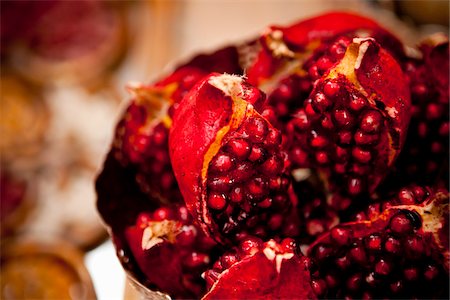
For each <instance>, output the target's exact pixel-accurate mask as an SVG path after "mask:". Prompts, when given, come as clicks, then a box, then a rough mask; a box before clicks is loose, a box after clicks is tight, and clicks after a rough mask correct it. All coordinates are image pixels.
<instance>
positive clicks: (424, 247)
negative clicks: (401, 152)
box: [308, 191, 449, 299]
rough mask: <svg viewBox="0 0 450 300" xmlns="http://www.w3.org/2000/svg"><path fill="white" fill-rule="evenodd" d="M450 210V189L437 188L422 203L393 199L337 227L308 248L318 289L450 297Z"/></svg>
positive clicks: (341, 294)
mask: <svg viewBox="0 0 450 300" xmlns="http://www.w3.org/2000/svg"><path fill="white" fill-rule="evenodd" d="M403 192H404V191H403ZM398 199H399V200H397V201H399V202H402V201H404V199H405V198H404V197H399V198H398ZM418 202H420V201H418ZM391 204H392V202H391ZM448 215H449V194H448V192H437V193H435V194H432V195H430V196H429V197H427V198H426V199H424V200H423V201H422V202H421V203H419V204H416V203H409V204H401V205H392V206H389V207H387V208H386V209H384V210H383V211H382V212H379V213H378V214H374V215H372V217H371V218H370V219H368V220H360V221H356V222H349V223H341V224H339V225H338V226H336V227H334V228H333V229H331V230H330V231H329V232H327V233H326V234H324V235H322V236H320V237H319V238H318V239H317V240H316V241H315V242H314V243H313V244H312V245H311V247H310V248H309V249H308V256H309V257H310V258H311V259H312V260H313V261H314V264H313V265H314V266H313V269H312V275H311V277H312V280H313V281H315V282H317V284H313V286H315V285H317V286H318V288H317V289H314V290H315V292H316V295H317V296H318V297H324V298H346V297H347V298H360V299H361V298H364V299H370V298H409V299H410V298H430V297H431V298H441V297H443V298H445V297H448V283H449V273H448V267H449V265H448V263H449V246H448V236H449V232H448V225H449V223H448ZM431 286H433V288H432V289H431V290H430V287H431Z"/></svg>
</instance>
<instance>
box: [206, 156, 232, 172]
mask: <svg viewBox="0 0 450 300" xmlns="http://www.w3.org/2000/svg"><path fill="white" fill-rule="evenodd" d="M211 167H212V169H213V170H215V171H218V172H226V171H228V170H230V169H231V168H232V167H233V162H232V160H231V157H230V156H229V155H228V154H218V155H216V156H215V157H214V158H213V160H212V161H211Z"/></svg>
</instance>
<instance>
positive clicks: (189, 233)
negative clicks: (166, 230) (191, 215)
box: [177, 225, 197, 247]
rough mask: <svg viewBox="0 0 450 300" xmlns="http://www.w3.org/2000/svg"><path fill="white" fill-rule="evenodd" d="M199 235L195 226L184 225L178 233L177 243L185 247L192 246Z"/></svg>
mask: <svg viewBox="0 0 450 300" xmlns="http://www.w3.org/2000/svg"><path fill="white" fill-rule="evenodd" d="M196 237H197V229H196V228H195V227H194V226H192V225H191V226H183V228H182V231H181V232H180V233H179V234H178V235H177V243H178V244H180V245H181V246H184V247H190V246H191V245H192V244H193V243H194V242H195V239H196Z"/></svg>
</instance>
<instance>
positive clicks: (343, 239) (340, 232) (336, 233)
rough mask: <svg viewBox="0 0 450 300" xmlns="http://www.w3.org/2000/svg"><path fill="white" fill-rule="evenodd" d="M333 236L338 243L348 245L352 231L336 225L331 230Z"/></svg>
mask: <svg viewBox="0 0 450 300" xmlns="http://www.w3.org/2000/svg"><path fill="white" fill-rule="evenodd" d="M331 238H332V239H333V241H335V242H336V243H337V244H338V245H346V244H347V243H348V241H349V239H350V233H349V232H348V230H346V229H343V228H339V227H334V228H333V229H332V230H331Z"/></svg>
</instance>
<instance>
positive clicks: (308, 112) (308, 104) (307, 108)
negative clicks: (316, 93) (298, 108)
mask: <svg viewBox="0 0 450 300" xmlns="http://www.w3.org/2000/svg"><path fill="white" fill-rule="evenodd" d="M310 101H311V100H310ZM305 113H306V115H307V116H308V118H314V117H315V116H316V115H317V112H316V111H315V110H314V108H313V106H312V105H311V102H306V105H305Z"/></svg>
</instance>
